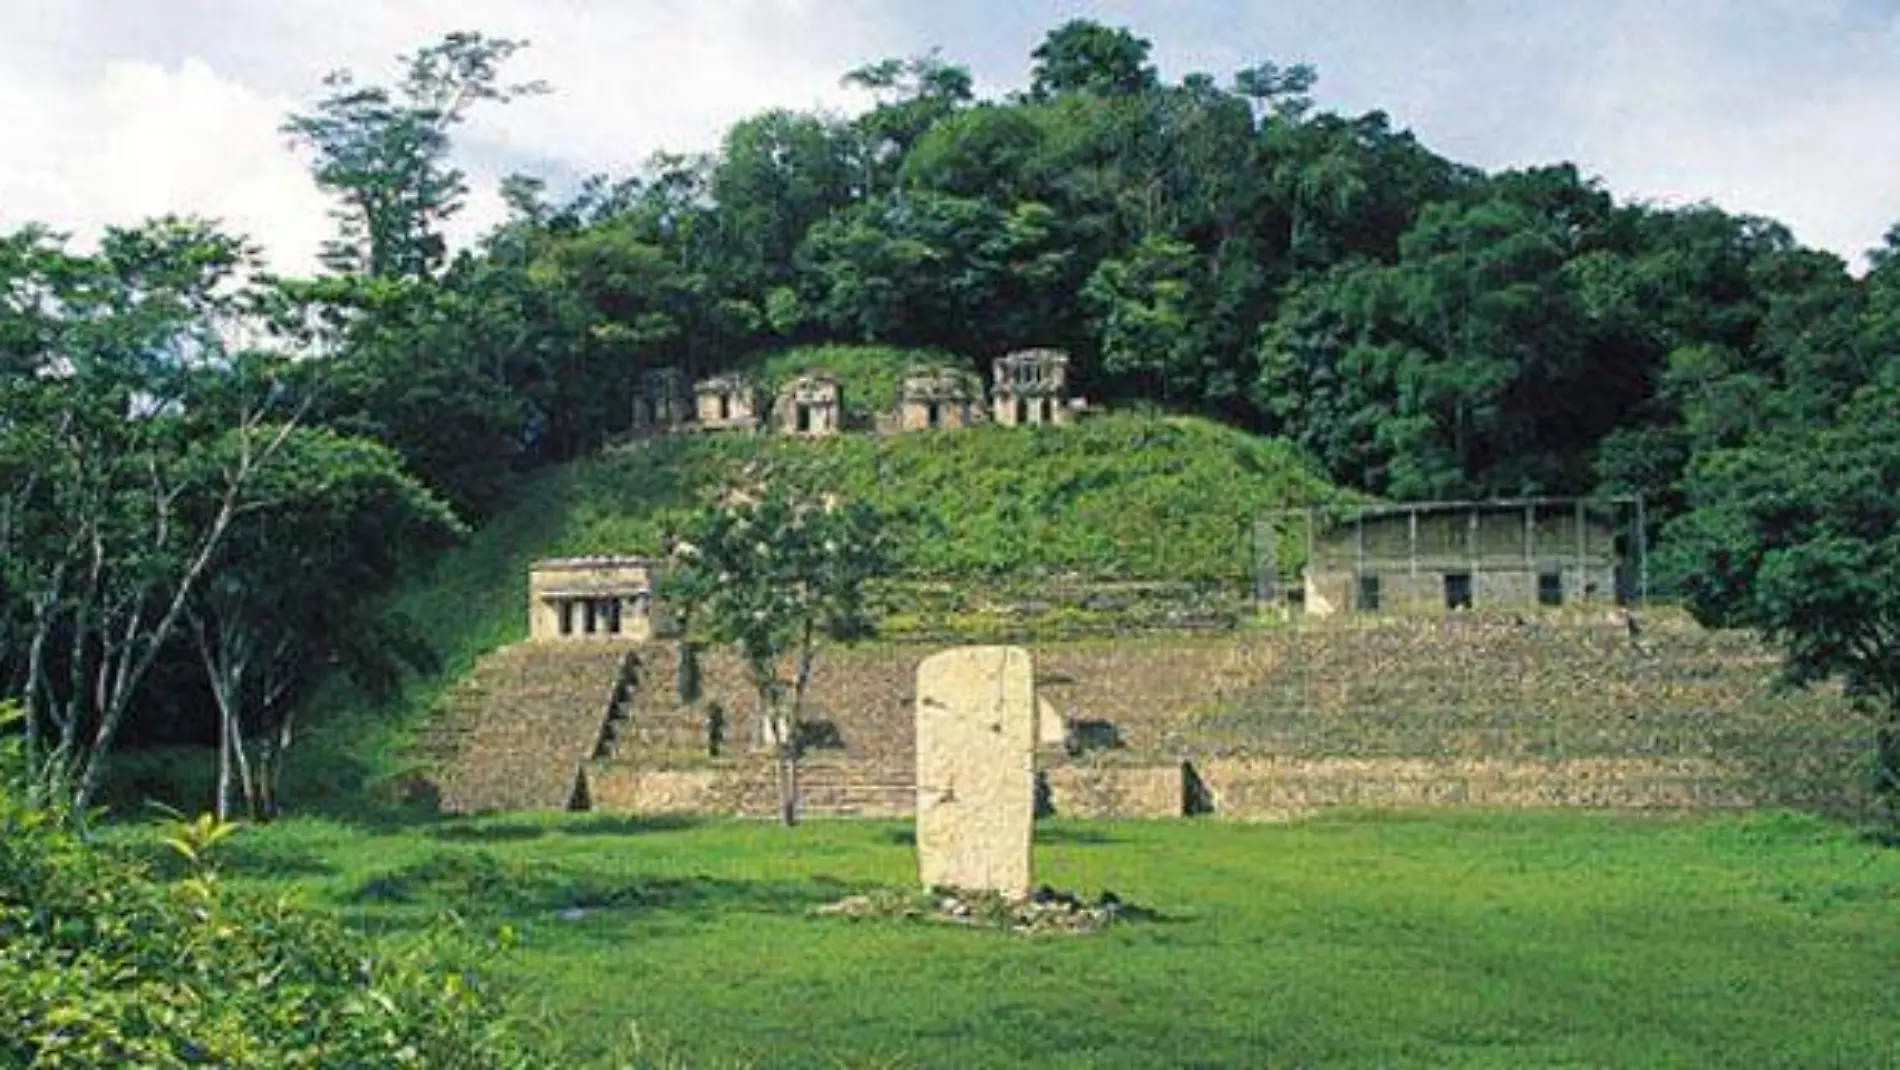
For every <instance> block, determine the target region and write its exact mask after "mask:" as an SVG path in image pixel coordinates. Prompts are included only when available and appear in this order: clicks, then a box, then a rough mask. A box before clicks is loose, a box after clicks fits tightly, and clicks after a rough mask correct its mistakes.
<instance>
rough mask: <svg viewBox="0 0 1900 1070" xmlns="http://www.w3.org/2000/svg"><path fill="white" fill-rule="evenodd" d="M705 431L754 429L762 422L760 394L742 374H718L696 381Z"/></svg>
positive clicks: (700, 417) (696, 390)
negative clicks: (760, 419) (760, 417)
mask: <svg viewBox="0 0 1900 1070" xmlns="http://www.w3.org/2000/svg"><path fill="white" fill-rule="evenodd" d="M693 395H694V401H695V405H696V408H697V414H698V416H699V428H700V430H702V431H753V430H757V429H758V426H759V396H758V391H757V390H756V389H754V387H753V386H752V383H751V381H750V380H748V379H746V378H745V377H744V376H741V375H715V376H713V377H712V378H710V379H701V380H700V381H699V382H698V383H695V384H694V385H693Z"/></svg>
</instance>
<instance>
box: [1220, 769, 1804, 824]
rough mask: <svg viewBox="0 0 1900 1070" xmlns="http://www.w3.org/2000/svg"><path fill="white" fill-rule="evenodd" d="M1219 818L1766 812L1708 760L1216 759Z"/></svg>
mask: <svg viewBox="0 0 1900 1070" xmlns="http://www.w3.org/2000/svg"><path fill="white" fill-rule="evenodd" d="M1194 771H1195V773H1196V774H1197V775H1198V776H1199V777H1200V780H1201V782H1202V783H1203V784H1204V785H1205V786H1206V789H1207V792H1208V796H1209V803H1210V805H1211V808H1212V811H1213V813H1214V814H1216V815H1217V816H1220V817H1224V818H1231V819H1236V820H1274V819H1281V818H1287V817H1295V816H1298V815H1300V814H1304V813H1307V812H1309V811H1312V810H1317V809H1321V808H1324V807H1332V806H1354V807H1359V806H1364V807H1414V806H1490V807H1587V808H1596V809H1618V810H1682V809H1710V808H1718V809H1719V808H1733V807H1747V806H1754V805H1759V804H1762V803H1765V802H1771V801H1774V800H1772V799H1767V798H1764V797H1763V796H1762V794H1761V793H1760V792H1759V791H1758V790H1757V789H1756V788H1755V787H1754V786H1753V785H1752V783H1751V779H1750V777H1749V776H1748V775H1747V774H1746V773H1745V772H1744V771H1743V770H1740V769H1737V768H1735V767H1732V766H1729V765H1724V764H1722V763H1718V762H1714V761H1711V760H1707V759H1694V758H1678V759H1617V758H1586V759H1574V760H1569V761H1544V762H1538V761H1513V760H1486V759H1458V760H1433V759H1423V758H1357V759H1355V758H1332V759H1320V760H1300V759H1273V758H1242V759H1223V758H1215V759H1209V760H1206V761H1202V762H1197V763H1195V765H1194Z"/></svg>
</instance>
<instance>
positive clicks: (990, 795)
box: [917, 646, 1037, 898]
mask: <svg viewBox="0 0 1900 1070" xmlns="http://www.w3.org/2000/svg"><path fill="white" fill-rule="evenodd" d="M1036 720H1037V708H1036V688H1035V680H1034V677H1033V674H1032V671H1031V667H1030V660H1029V652H1028V651H1027V650H1024V649H1023V648H1021V647H1013V646H979V647H964V648H960V649H956V650H946V651H944V652H943V653H941V654H936V655H933V656H931V657H929V658H926V659H924V661H923V662H922V663H921V664H919V665H918V666H917V870H918V876H919V877H920V878H921V879H922V881H923V884H924V886H925V887H927V888H954V889H958V890H960V891H966V892H994V893H996V894H999V895H1002V896H1006V897H1010V898H1020V897H1022V896H1025V895H1027V894H1028V893H1029V887H1030V844H1031V839H1032V836H1033V834H1034V830H1035V820H1036V771H1035V752H1036V735H1037V728H1036Z"/></svg>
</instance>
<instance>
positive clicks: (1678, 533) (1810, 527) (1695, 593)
mask: <svg viewBox="0 0 1900 1070" xmlns="http://www.w3.org/2000/svg"><path fill="white" fill-rule="evenodd" d="M1688 487H1689V504H1690V507H1691V508H1690V511H1689V512H1688V513H1686V514H1685V515H1684V516H1683V517H1681V518H1680V519H1679V520H1678V521H1677V522H1676V523H1675V524H1673V525H1672V526H1671V528H1670V529H1669V532H1668V536H1669V538H1668V547H1669V553H1668V555H1667V556H1666V557H1665V562H1666V563H1667V565H1668V566H1669V567H1670V568H1671V570H1672V571H1673V572H1674V574H1675V577H1676V584H1677V587H1678V589H1679V590H1680V591H1682V593H1683V594H1684V596H1685V597H1686V600H1687V602H1688V605H1689V606H1690V607H1691V609H1693V610H1694V611H1695V612H1696V613H1697V614H1698V616H1700V617H1702V618H1703V619H1705V620H1708V621H1710V622H1713V623H1718V624H1724V625H1730V626H1735V625H1740V626H1747V627H1753V628H1757V629H1759V630H1760V631H1761V632H1762V633H1763V634H1764V635H1765V636H1767V637H1768V638H1769V639H1770V640H1771V641H1773V642H1775V643H1777V644H1778V645H1780V646H1781V647H1782V649H1783V650H1784V651H1785V653H1786V655H1787V675H1788V677H1789V679H1790V680H1791V681H1793V682H1795V683H1797V684H1805V683H1811V682H1814V681H1817V680H1821V679H1825V678H1828V677H1840V678H1842V679H1843V680H1844V681H1845V683H1846V685H1847V688H1848V692H1849V693H1850V694H1852V695H1855V696H1859V697H1861V698H1863V699H1864V700H1865V701H1866V702H1867V703H1868V704H1869V706H1871V707H1873V708H1874V709H1875V710H1876V712H1877V716H1878V719H1879V726H1880V730H1879V735H1878V743H1877V751H1878V753H1877V763H1876V764H1877V766H1878V771H1879V777H1880V781H1879V786H1880V790H1881V791H1882V793H1883V794H1884V795H1885V796H1886V797H1887V799H1888V801H1889V803H1890V805H1891V804H1900V494H1897V493H1896V488H1900V389H1896V387H1895V385H1893V384H1888V385H1884V386H1881V387H1875V388H1870V389H1869V390H1867V391H1866V392H1864V393H1863V394H1862V395H1861V396H1860V397H1858V398H1857V399H1855V401H1854V402H1853V403H1852V404H1850V405H1849V406H1848V407H1847V409H1846V410H1845V411H1843V412H1842V413H1841V419H1840V422H1839V423H1838V424H1834V425H1831V426H1826V427H1822V428H1818V429H1813V430H1774V431H1769V432H1766V433H1763V434H1761V435H1759V436H1757V437H1753V438H1750V439H1749V440H1748V441H1747V442H1746V443H1745V444H1744V445H1740V446H1736V447H1733V448H1729V449H1723V450H1717V451H1714V452H1712V453H1708V454H1705V455H1703V456H1701V457H1699V458H1698V459H1697V460H1696V461H1695V463H1694V464H1693V465H1692V467H1691V469H1690V475H1689V482H1688Z"/></svg>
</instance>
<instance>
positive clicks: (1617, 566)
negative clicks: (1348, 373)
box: [1303, 500, 1636, 616]
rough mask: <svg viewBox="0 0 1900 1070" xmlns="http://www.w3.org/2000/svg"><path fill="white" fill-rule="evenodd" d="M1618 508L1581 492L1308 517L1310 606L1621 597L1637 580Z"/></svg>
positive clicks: (1330, 610)
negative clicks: (1586, 499) (1610, 509)
mask: <svg viewBox="0 0 1900 1070" xmlns="http://www.w3.org/2000/svg"><path fill="white" fill-rule="evenodd" d="M1617 527H1618V525H1617V524H1616V523H1615V522H1614V519H1613V517H1612V516H1611V515H1609V514H1607V513H1606V512H1604V511H1603V510H1601V509H1598V508H1594V507H1592V506H1590V505H1588V504H1586V503H1583V502H1578V501H1557V500H1547V501H1546V500H1539V501H1523V502H1517V501H1495V502H1442V503H1441V502H1434V503H1425V504H1409V505H1407V504H1401V505H1393V506H1376V507H1366V508H1363V509H1353V510H1350V511H1344V512H1340V513H1335V514H1332V515H1329V516H1327V517H1325V518H1323V519H1309V520H1308V530H1309V538H1308V543H1309V547H1308V553H1307V565H1306V569H1305V573H1304V577H1303V587H1304V592H1303V603H1304V608H1305V612H1306V613H1308V614H1310V615H1315V616H1328V615H1331V614H1335V613H1347V612H1351V613H1439V612H1445V611H1448V610H1461V609H1532V608H1536V607H1539V606H1567V605H1592V604H1595V605H1614V604H1621V603H1622V602H1623V601H1625V600H1626V599H1627V598H1629V597H1631V590H1632V588H1633V587H1635V586H1636V584H1635V583H1634V582H1633V581H1632V577H1631V576H1629V575H1628V574H1627V573H1626V569H1625V553H1624V550H1625V546H1624V539H1623V538H1622V537H1621V535H1620V534H1619V532H1618V530H1617Z"/></svg>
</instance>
